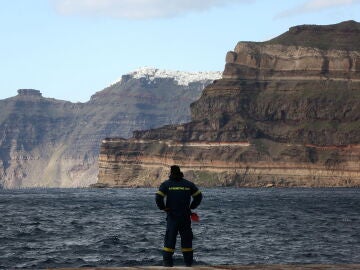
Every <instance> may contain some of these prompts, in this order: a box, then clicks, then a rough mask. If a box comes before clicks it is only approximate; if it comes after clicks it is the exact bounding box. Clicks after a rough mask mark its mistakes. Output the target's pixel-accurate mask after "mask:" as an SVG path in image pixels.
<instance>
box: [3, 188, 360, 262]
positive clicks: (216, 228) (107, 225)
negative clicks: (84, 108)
mask: <svg viewBox="0 0 360 270" xmlns="http://www.w3.org/2000/svg"><path fill="white" fill-rule="evenodd" d="M359 191H360V190H359V189H232V188H226V189H221V188H218V189H205V190H203V194H204V200H203V203H202V205H201V206H200V208H199V209H198V210H197V212H198V214H199V215H200V218H201V222H200V223H197V224H193V231H194V235H195V239H194V247H195V258H196V260H197V263H198V264H203V265H204V264H289V263H290V264H293V263H360V192H359ZM154 193H155V189H48V190H46V189H25V190H0V215H1V217H0V218H1V219H0V269H9V268H11V269H13V268H36V269H38V268H47V267H81V266H83V267H84V266H129V265H160V264H161V248H162V244H163V236H164V230H165V215H164V214H163V213H162V212H160V211H158V210H157V209H156V206H155V202H154ZM178 242H180V241H178ZM178 250H179V248H178V247H177V251H176V254H175V257H176V264H178V265H181V264H182V258H181V253H180V252H179V251H178Z"/></svg>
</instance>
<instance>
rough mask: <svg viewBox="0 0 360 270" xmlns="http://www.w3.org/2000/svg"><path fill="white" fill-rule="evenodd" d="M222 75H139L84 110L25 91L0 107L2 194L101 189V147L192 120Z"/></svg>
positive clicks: (148, 70)
mask: <svg viewBox="0 0 360 270" xmlns="http://www.w3.org/2000/svg"><path fill="white" fill-rule="evenodd" d="M220 75H221V74H220V73H219V72H217V73H216V72H212V73H187V72H171V71H164V70H158V69H154V68H143V69H139V70H137V71H135V72H132V73H130V74H127V75H124V76H123V77H122V79H121V80H120V81H118V82H116V83H114V84H112V85H111V86H109V87H107V88H105V89H104V90H102V91H100V92H98V93H96V94H95V95H93V96H92V97H91V99H90V101H88V102H86V103H71V102H68V101H61V100H55V99H51V98H45V97H43V96H42V94H41V93H40V91H38V90H32V89H21V90H19V91H18V95H17V96H15V97H12V98H8V99H5V100H0V187H1V186H4V187H6V188H15V187H79V186H80V187H81V186H88V185H90V184H92V183H95V182H96V181H97V175H98V163H97V161H98V155H99V148H100V144H101V140H102V139H103V138H106V137H111V136H122V137H125V138H128V137H130V135H131V134H132V131H134V130H141V129H148V128H153V127H159V126H163V125H165V124H170V123H183V122H187V121H189V120H190V109H189V106H190V103H191V102H193V101H195V100H196V99H198V98H199V96H200V94H201V91H202V90H203V89H204V87H205V85H207V84H209V83H211V82H212V81H213V80H214V79H215V78H218V77H220Z"/></svg>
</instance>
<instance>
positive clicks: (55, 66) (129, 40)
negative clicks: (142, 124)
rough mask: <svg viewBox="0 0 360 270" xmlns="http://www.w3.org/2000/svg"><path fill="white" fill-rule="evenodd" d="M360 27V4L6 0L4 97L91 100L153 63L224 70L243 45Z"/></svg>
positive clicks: (0, 5) (1, 45) (1, 65)
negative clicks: (307, 28) (318, 28)
mask: <svg viewBox="0 0 360 270" xmlns="http://www.w3.org/2000/svg"><path fill="white" fill-rule="evenodd" d="M346 20H355V21H358V22H360V0H287V1H284V0H31V1H29V0H1V1H0V74H1V75H0V76H1V77H0V99H5V98H8V97H12V96H15V95H16V94H17V89H22V88H31V89H37V90H40V91H41V92H42V93H43V96H45V97H49V98H56V99H61V100H68V101H72V102H86V101H88V100H89V99H90V97H91V95H93V94H94V93H96V92H97V91H101V90H102V89H104V88H105V87H106V86H108V85H110V84H111V83H113V82H115V81H117V80H118V79H119V78H121V76H122V75H123V74H127V73H129V72H132V71H133V70H135V69H137V68H139V67H144V66H150V67H156V68H159V69H169V70H180V71H192V72H193V71H223V69H224V65H225V55H226V52H227V51H230V50H233V49H234V47H235V45H236V44H237V42H239V41H266V40H269V39H271V38H274V37H276V36H278V35H280V34H281V33H283V32H285V31H287V30H288V28H289V27H292V26H295V25H301V24H321V25H324V24H335V23H338V22H341V21H346Z"/></svg>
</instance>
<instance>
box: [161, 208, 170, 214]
mask: <svg viewBox="0 0 360 270" xmlns="http://www.w3.org/2000/svg"><path fill="white" fill-rule="evenodd" d="M163 210H164V211H165V212H166V213H168V212H170V210H171V209H170V208H164V209H163Z"/></svg>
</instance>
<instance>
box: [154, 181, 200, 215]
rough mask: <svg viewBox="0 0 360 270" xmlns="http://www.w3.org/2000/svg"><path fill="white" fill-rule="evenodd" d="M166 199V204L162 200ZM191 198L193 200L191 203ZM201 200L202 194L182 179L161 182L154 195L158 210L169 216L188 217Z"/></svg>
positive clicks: (191, 183) (193, 185)
mask: <svg viewBox="0 0 360 270" xmlns="http://www.w3.org/2000/svg"><path fill="white" fill-rule="evenodd" d="M165 197H166V204H165V203H164V198H165ZM191 197H192V198H193V200H192V201H191ZM201 200H202V194H201V192H200V190H199V189H198V188H197V187H196V185H195V184H194V183H193V182H190V181H188V180H186V179H184V178H176V179H174V178H170V179H169V180H167V181H165V182H163V183H162V184H161V185H160V187H159V190H158V192H157V193H156V204H157V206H158V207H159V209H160V210H166V211H167V212H168V214H169V215H171V216H174V217H175V216H176V217H186V216H187V217H189V215H190V213H191V210H190V209H195V208H196V207H197V206H198V205H199V204H200V202H201Z"/></svg>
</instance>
